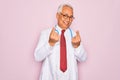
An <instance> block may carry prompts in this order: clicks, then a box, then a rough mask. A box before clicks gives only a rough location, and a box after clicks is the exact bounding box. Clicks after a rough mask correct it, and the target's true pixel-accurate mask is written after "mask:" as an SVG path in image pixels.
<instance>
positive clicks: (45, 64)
mask: <svg viewBox="0 0 120 80" xmlns="http://www.w3.org/2000/svg"><path fill="white" fill-rule="evenodd" d="M51 30H52V28H50V29H47V30H45V31H42V32H41V35H40V39H39V42H38V45H37V47H36V49H35V53H34V56H35V60H36V61H42V70H41V74H40V79H39V80H78V69H77V68H78V67H77V62H82V61H85V60H86V57H87V56H86V52H85V50H84V48H83V45H82V43H80V46H79V47H78V48H74V47H73V46H72V44H71V39H72V37H74V36H75V35H76V33H75V32H74V31H72V30H71V29H70V28H68V29H66V31H65V33H64V36H65V39H66V47H67V48H66V49H67V70H66V71H65V72H62V71H61V70H60V41H58V42H57V43H56V44H55V45H54V46H53V47H52V46H50V45H49V43H48V40H49V35H50V32H51ZM55 30H56V32H57V33H58V34H59V35H61V28H60V27H59V26H58V25H57V26H56V27H55Z"/></svg>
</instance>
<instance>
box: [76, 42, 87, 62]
mask: <svg viewBox="0 0 120 80" xmlns="http://www.w3.org/2000/svg"><path fill="white" fill-rule="evenodd" d="M74 50H75V51H74V54H75V57H76V59H77V60H78V61H79V62H83V61H85V60H86V59H87V53H86V52H85V49H84V47H83V45H82V43H80V46H79V47H77V48H75V49H74Z"/></svg>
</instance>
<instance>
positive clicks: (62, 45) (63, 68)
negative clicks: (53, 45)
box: [60, 30, 67, 72]
mask: <svg viewBox="0 0 120 80" xmlns="http://www.w3.org/2000/svg"><path fill="white" fill-rule="evenodd" d="M64 32H65V30H62V33H61V38H60V70H61V71H63V72H65V71H66V70H67V54H66V41H65V37H64Z"/></svg>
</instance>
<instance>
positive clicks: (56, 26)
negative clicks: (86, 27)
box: [55, 25, 73, 38]
mask: <svg viewBox="0 0 120 80" xmlns="http://www.w3.org/2000/svg"><path fill="white" fill-rule="evenodd" d="M68 29H69V31H70V35H71V38H72V37H73V33H72V30H71V29H70V28H68ZM55 31H56V32H57V33H58V34H60V33H59V31H58V30H57V25H55Z"/></svg>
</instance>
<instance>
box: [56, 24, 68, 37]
mask: <svg viewBox="0 0 120 80" xmlns="http://www.w3.org/2000/svg"><path fill="white" fill-rule="evenodd" d="M55 30H56V32H57V33H58V34H59V35H60V34H61V31H62V29H61V28H60V26H58V25H55ZM67 30H68V29H66V31H67Z"/></svg>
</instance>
